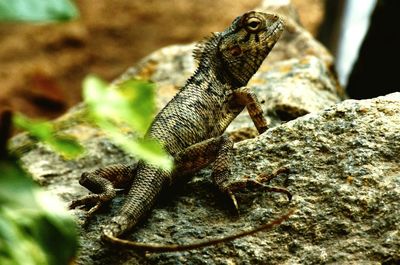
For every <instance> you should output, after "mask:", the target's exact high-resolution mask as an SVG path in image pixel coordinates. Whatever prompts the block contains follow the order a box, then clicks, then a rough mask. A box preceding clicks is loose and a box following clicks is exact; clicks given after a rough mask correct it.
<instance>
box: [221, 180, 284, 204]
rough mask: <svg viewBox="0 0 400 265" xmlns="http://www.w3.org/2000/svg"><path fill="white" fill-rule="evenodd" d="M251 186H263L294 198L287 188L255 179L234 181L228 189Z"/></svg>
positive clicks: (270, 190)
mask: <svg viewBox="0 0 400 265" xmlns="http://www.w3.org/2000/svg"><path fill="white" fill-rule="evenodd" d="M249 186H253V187H258V188H262V189H264V190H267V191H269V192H278V193H283V194H285V195H286V196H287V197H288V200H289V201H291V200H292V194H291V193H290V191H288V190H287V189H285V188H279V187H272V186H269V185H266V184H264V183H261V182H259V181H257V180H255V179H246V180H242V181H238V182H234V183H232V184H230V185H229V187H228V189H229V190H231V191H232V190H233V191H235V190H241V189H244V188H246V187H249Z"/></svg>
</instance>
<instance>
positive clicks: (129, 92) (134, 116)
mask: <svg viewBox="0 0 400 265" xmlns="http://www.w3.org/2000/svg"><path fill="white" fill-rule="evenodd" d="M154 89H155V87H154V85H153V84H151V83H149V82H147V81H142V80H132V79H131V80H127V81H125V82H123V83H122V84H120V85H118V88H116V87H110V86H108V85H107V84H106V83H105V82H103V81H102V80H100V79H99V78H97V77H95V76H88V77H86V78H85V80H84V82H83V97H84V101H85V102H86V104H87V106H88V108H89V113H90V115H91V118H92V120H93V121H94V123H95V124H96V125H98V126H99V127H100V128H101V129H102V130H103V131H105V132H106V133H107V134H108V135H109V137H110V138H111V140H112V141H113V142H115V143H116V144H117V145H118V146H120V147H121V148H122V149H123V150H124V151H125V152H127V153H129V154H131V155H133V156H135V157H137V158H139V159H143V160H145V161H146V162H147V163H150V164H153V165H155V166H158V167H160V168H163V169H165V170H171V169H172V166H173V160H172V158H171V157H170V156H169V155H168V154H167V153H166V152H165V151H164V150H163V148H162V146H161V145H160V144H159V143H158V142H157V141H155V140H152V139H146V138H143V137H139V138H137V137H135V138H134V137H127V135H126V133H123V132H122V131H121V127H127V128H128V130H129V131H134V132H137V133H139V135H140V136H143V135H144V133H145V132H146V130H147V129H148V127H149V126H150V124H151V122H152V120H153V118H154V111H155V103H154Z"/></svg>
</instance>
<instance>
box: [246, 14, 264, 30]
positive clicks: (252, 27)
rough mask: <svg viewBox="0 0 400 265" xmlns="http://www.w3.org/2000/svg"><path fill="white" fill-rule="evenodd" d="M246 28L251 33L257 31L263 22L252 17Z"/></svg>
mask: <svg viewBox="0 0 400 265" xmlns="http://www.w3.org/2000/svg"><path fill="white" fill-rule="evenodd" d="M246 26H247V29H248V30H249V31H251V32H254V31H257V30H258V29H259V28H260V26H261V20H260V19H258V18H256V17H252V18H250V19H249V20H248V21H247V25H246Z"/></svg>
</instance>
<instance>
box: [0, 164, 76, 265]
mask: <svg viewBox="0 0 400 265" xmlns="http://www.w3.org/2000/svg"><path fill="white" fill-rule="evenodd" d="M0 176H1V178H0V264H21V265H22V264H24V265H25V264H32V265H36V264H69V263H70V261H71V259H72V258H73V257H74V256H75V255H76V251H77V248H78V245H77V233H76V227H75V223H74V221H73V219H72V218H71V216H70V215H69V214H68V213H67V212H66V211H65V210H64V208H63V207H62V205H61V204H60V202H59V201H58V200H57V199H56V198H53V197H51V196H50V195H49V194H47V193H44V192H43V191H41V190H40V189H39V188H38V187H37V185H36V184H35V183H33V181H32V180H31V178H30V177H28V176H27V175H26V173H25V172H24V171H23V170H22V169H21V168H20V166H19V165H18V164H17V163H16V162H15V161H0Z"/></svg>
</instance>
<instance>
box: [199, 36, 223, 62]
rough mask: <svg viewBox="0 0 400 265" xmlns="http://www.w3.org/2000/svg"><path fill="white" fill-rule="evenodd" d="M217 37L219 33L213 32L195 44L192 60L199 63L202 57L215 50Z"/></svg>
mask: <svg viewBox="0 0 400 265" xmlns="http://www.w3.org/2000/svg"><path fill="white" fill-rule="evenodd" d="M219 35H220V33H219V32H213V33H211V35H210V36H208V37H205V38H204V39H203V40H201V41H200V42H198V43H197V44H196V47H195V48H194V50H193V58H194V59H195V60H196V61H197V62H200V61H201V58H203V56H204V55H207V54H209V52H211V51H213V49H215V47H216V44H217V43H216V42H217V39H218V37H219Z"/></svg>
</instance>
